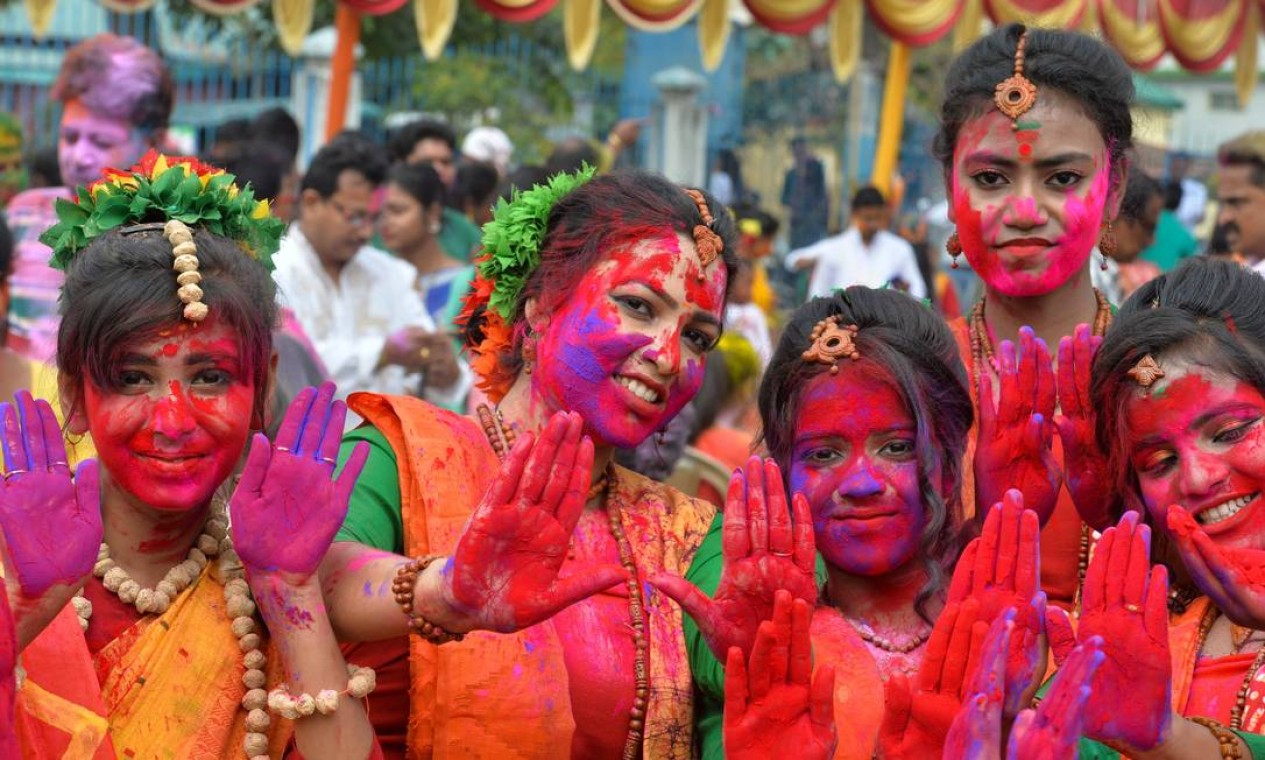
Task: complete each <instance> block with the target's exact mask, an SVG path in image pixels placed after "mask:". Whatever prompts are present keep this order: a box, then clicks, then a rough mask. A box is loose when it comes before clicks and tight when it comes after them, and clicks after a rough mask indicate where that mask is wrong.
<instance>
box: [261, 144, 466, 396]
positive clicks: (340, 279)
mask: <svg viewBox="0 0 1265 760" xmlns="http://www.w3.org/2000/svg"><path fill="white" fill-rule="evenodd" d="M386 169H387V165H386V157H385V155H384V154H383V152H382V151H381V149H379V148H378V146H376V145H374V144H373V143H372V142H370V141H368V140H366V139H365V138H363V137H361V136H359V135H356V134H351V133H344V134H342V135H339V136H338V137H336V138H335V139H334V140H333V141H331V142H330V143H329V144H328V145H326V146H325V147H324V148H322V149H321V150H320V152H318V153H317V154H316V156H315V157H314V158H313V159H312V163H311V165H310V166H309V168H308V172H307V174H306V176H304V178H303V182H302V185H301V186H300V193H299V203H298V220H297V221H296V222H294V224H292V225H290V229H289V230H288V231H287V232H286V236H285V238H284V239H283V240H282V241H281V249H280V250H279V251H278V252H277V255H276V257H275V259H274V261H275V262H276V265H277V269H276V271H275V272H274V273H273V277H274V279H275V280H276V282H277V287H278V289H279V290H280V291H281V298H282V299H283V301H284V303H285V305H286V306H288V307H289V308H291V309H292V310H293V311H294V313H295V316H296V317H297V319H298V321H299V324H300V325H302V327H303V330H304V332H306V333H307V336H308V337H309V338H310V339H311V341H312V343H313V344H314V345H315V346H316V351H317V353H318V354H320V357H321V361H322V362H324V363H325V366H326V367H327V368H328V370H329V372H330V375H331V377H332V379H333V380H334V382H335V383H337V384H338V395H339V397H340V398H346V396H347V394H349V393H353V392H355V391H375V392H378V393H390V394H408V395H417V394H422V395H424V396H425V397H426V398H427V399H429V400H432V401H435V402H436V403H444V404H451V403H453V402H454V401H456V400H457V399H459V398H461V397H463V396H464V395H465V393H466V391H467V390H468V388H469V377H468V375H467V374H465V373H463V372H462V371H461V369H460V367H459V366H458V363H457V361H456V358H455V356H454V354H453V349H452V342H451V340H450V338H449V336H447V335H445V334H443V333H439V332H436V331H435V325H434V322H433V321H431V318H430V315H428V314H427V313H426V308H425V306H424V305H423V304H422V299H421V296H420V295H419V294H418V292H417V290H416V288H415V287H414V285H415V282H416V280H417V270H416V269H414V268H413V266H412V265H411V264H409V263H407V262H405V261H401V260H400V259H397V258H395V257H394V256H392V255H391V254H389V253H386V252H385V251H380V250H378V249H377V248H374V247H372V246H370V245H369V244H368V243H369V239H370V237H371V236H372V234H373V225H374V221H375V214H374V213H373V211H372V207H373V203H374V199H373V194H374V190H375V189H377V187H378V186H379V185H380V184H381V183H382V181H383V179H384V178H385V176H386Z"/></svg>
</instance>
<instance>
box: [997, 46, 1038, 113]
mask: <svg viewBox="0 0 1265 760" xmlns="http://www.w3.org/2000/svg"><path fill="white" fill-rule="evenodd" d="M1027 46H1028V30H1027V29H1025V30H1023V31H1022V32H1020V33H1019V43H1018V44H1017V45H1016V46H1015V71H1014V73H1013V74H1011V75H1010V77H1009V78H1008V79H1006V80H1004V81H1002V82H1000V83H999V84H998V85H997V88H996V90H995V91H994V93H993V102H994V103H995V104H997V110H998V111H1001V112H1002V113H1004V114H1005V115H1006V117H1007V118H1009V119H1010V120H1011V122H1012V123H1011V125H1010V127H1011V129H1014V130H1015V131H1018V130H1019V117H1020V116H1023V115H1024V114H1025V113H1027V112H1028V111H1030V110H1031V109H1032V106H1033V105H1034V104H1035V103H1036V102H1037V86H1036V85H1035V84H1033V83H1032V80H1030V79H1028V78H1027V77H1026V76H1024V75H1023V58H1024V50H1025V49H1026V48H1027Z"/></svg>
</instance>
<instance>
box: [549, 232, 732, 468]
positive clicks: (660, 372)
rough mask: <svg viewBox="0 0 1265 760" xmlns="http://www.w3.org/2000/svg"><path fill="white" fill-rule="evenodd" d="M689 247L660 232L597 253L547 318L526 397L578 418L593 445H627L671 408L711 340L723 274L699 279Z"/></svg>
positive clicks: (718, 269) (687, 389) (659, 423)
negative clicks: (599, 255) (595, 261)
mask: <svg viewBox="0 0 1265 760" xmlns="http://www.w3.org/2000/svg"><path fill="white" fill-rule="evenodd" d="M699 267H700V263H699V260H698V253H697V251H696V250H695V249H694V241H693V240H690V239H687V238H686V237H685V236H683V235H678V234H676V233H675V232H673V231H671V230H668V229H665V230H664V231H663V234H662V235H661V236H660V237H658V238H653V239H647V240H643V241H642V242H640V243H638V244H636V245H634V246H631V247H627V248H622V249H619V250H614V251H611V252H609V253H607V254H605V255H604V256H603V257H602V258H601V259H600V260H599V262H598V264H597V265H596V266H595V267H593V268H592V269H591V270H590V271H588V272H587V273H586V274H585V275H584V276H583V277H582V278H581V279H580V281H579V283H577V285H576V287H575V289H574V291H573V292H572V293H571V294H570V295H568V296H567V297H566V299H565V300H563V301H562V302H561V303H560V304H559V305H558V307H557V308H556V309H555V310H554V311H553V312H552V313H549V314H544V315H542V318H543V319H547V320H548V321H547V323H546V324H544V325H543V326H541V325H537V327H536V329H537V330H538V331H539V332H540V335H539V337H538V339H537V341H538V342H537V349H536V350H537V361H536V365H535V370H534V372H533V374H532V376H531V383H532V397H533V398H536V399H541V400H543V402H544V404H545V406H546V407H547V410H548V411H549V412H553V411H557V410H568V411H576V412H579V413H580V414H581V415H582V416H583V417H584V421H585V423H586V426H587V429H586V431H585V432H586V433H588V435H590V436H591V437H592V438H593V442H594V443H595V444H598V445H608V446H617V447H620V448H632V447H634V446H636V445H637V444H639V443H641V442H642V441H644V440H645V439H646V438H647V437H649V436H650V435H651V434H652V433H654V432H655V431H656V430H659V429H660V428H661V427H663V426H664V425H665V424H666V423H667V422H668V420H670V419H672V418H673V417H675V416H676V414H677V412H679V411H681V407H683V406H685V404H686V403H688V402H689V400H690V399H692V398H693V397H694V394H695V393H697V392H698V389H699V386H700V385H702V382H703V362H704V356H705V354H706V352H707V350H708V349H709V348H711V346H712V345H713V344H714V343H715V342H716V340H717V339H718V338H719V337H720V317H721V311H722V309H723V307H724V297H725V276H726V275H725V267H724V265H723V264H722V263H721V262H720V261H719V260H718V261H715V262H713V263H712V264H711V265H710V266H708V267H707V269H706V271H705V272H704V273H703V278H702V279H701V280H700V279H699V276H698V275H699Z"/></svg>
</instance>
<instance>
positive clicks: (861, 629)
mask: <svg viewBox="0 0 1265 760" xmlns="http://www.w3.org/2000/svg"><path fill="white" fill-rule="evenodd" d="M846 619H847V621H848V622H849V623H851V624H852V627H853V628H855V629H856V630H857V633H858V634H859V635H860V636H861V638H862V639H864V640H865V641H866V643H868V644H871V645H873V646H874V647H875V648H876V649H881V650H883V651H884V652H890V653H892V654H909V653H910V652H912V651H914V650H916V649H917V648H918V647H920V646H922V645H923V644H926V643H927V640H928V639H930V638H931V630H930V629H927V630H924V631H920V632H919V633H918V634H917V635H914V636H911V637H909V638H908V639H906V640H905V641H903V642H901V643H899V644H897V643H896V642H894V641H892V640H891V639H889V638H886V637H884V636H880V635H878V634H877V633H875V631H874V629H873V628H872V627H871V626H870V625H869V624H868V623H863V622H861V621H860V620H853V619H852V618H846Z"/></svg>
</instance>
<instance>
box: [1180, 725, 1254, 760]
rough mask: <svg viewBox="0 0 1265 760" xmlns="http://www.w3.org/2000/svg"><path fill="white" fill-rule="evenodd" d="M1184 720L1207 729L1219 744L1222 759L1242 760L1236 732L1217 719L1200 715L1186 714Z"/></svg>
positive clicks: (1241, 751)
mask: <svg viewBox="0 0 1265 760" xmlns="http://www.w3.org/2000/svg"><path fill="white" fill-rule="evenodd" d="M1186 720H1188V721H1190V722H1191V723H1196V724H1198V725H1200V726H1203V727H1204V728H1206V729H1208V731H1209V732H1210V733H1211V734H1212V736H1213V738H1214V739H1216V740H1217V744H1219V745H1221V757H1222V760H1243V750H1242V749H1241V748H1240V746H1239V735H1238V734H1236V733H1234V732H1233V731H1231V730H1230V729H1228V728H1226V727H1225V726H1223V725H1221V724H1220V723H1218V722H1217V721H1215V720H1213V719H1211V718H1205V717H1203V716H1200V715H1191V716H1188V717H1187V718H1186Z"/></svg>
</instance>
